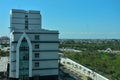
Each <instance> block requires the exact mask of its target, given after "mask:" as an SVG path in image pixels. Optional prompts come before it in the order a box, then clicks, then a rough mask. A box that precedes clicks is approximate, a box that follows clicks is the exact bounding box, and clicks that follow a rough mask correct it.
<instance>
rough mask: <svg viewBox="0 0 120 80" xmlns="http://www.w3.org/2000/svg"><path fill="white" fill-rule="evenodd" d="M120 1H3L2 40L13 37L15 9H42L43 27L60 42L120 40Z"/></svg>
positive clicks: (0, 19) (0, 29) (0, 6)
mask: <svg viewBox="0 0 120 80" xmlns="http://www.w3.org/2000/svg"><path fill="white" fill-rule="evenodd" d="M119 4H120V0H36V1H35V0H29V1H28V0H25V1H21V0H0V11H1V13H0V37H1V36H9V34H10V30H9V28H8V27H10V15H9V12H10V10H11V9H25V10H39V11H41V14H42V27H43V28H46V29H51V30H59V33H60V36H59V38H60V39H120V31H119V30H120V5H119Z"/></svg>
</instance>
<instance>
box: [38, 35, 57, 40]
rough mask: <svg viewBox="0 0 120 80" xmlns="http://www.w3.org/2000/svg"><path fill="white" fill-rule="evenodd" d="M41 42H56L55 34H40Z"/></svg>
mask: <svg viewBox="0 0 120 80" xmlns="http://www.w3.org/2000/svg"><path fill="white" fill-rule="evenodd" d="M40 40H41V41H58V35H57V34H41V35H40Z"/></svg>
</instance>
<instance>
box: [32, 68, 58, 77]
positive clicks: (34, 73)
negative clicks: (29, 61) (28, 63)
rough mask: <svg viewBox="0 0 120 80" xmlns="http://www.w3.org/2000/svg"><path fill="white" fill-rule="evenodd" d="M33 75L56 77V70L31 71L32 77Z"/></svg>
mask: <svg viewBox="0 0 120 80" xmlns="http://www.w3.org/2000/svg"><path fill="white" fill-rule="evenodd" d="M35 75H40V76H44V75H58V69H53V70H33V76H35Z"/></svg>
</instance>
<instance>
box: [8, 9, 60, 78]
mask: <svg viewBox="0 0 120 80" xmlns="http://www.w3.org/2000/svg"><path fill="white" fill-rule="evenodd" d="M10 26H11V27H10V28H11V31H10V73H9V77H10V79H11V80H14V79H15V80H16V79H17V80H18V79H19V80H58V74H59V65H58V59H59V58H58V45H59V39H58V34H59V33H58V31H53V30H52V31H51V30H45V29H42V28H41V14H40V11H34V10H28V11H26V10H19V9H12V10H11V11H10Z"/></svg>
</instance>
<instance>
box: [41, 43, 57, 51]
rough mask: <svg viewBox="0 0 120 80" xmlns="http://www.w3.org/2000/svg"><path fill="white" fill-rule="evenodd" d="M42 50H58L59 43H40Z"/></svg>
mask: <svg viewBox="0 0 120 80" xmlns="http://www.w3.org/2000/svg"><path fill="white" fill-rule="evenodd" d="M40 50H58V43H40Z"/></svg>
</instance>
